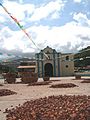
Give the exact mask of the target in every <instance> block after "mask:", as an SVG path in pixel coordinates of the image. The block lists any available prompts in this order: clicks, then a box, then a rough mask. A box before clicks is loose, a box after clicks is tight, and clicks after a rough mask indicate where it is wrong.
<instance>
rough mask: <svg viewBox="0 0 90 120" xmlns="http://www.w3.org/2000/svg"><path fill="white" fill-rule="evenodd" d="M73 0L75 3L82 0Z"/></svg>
mask: <svg viewBox="0 0 90 120" xmlns="http://www.w3.org/2000/svg"><path fill="white" fill-rule="evenodd" d="M73 1H74V2H76V3H80V2H82V0H73Z"/></svg>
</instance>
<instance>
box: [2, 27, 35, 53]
mask: <svg viewBox="0 0 90 120" xmlns="http://www.w3.org/2000/svg"><path fill="white" fill-rule="evenodd" d="M0 39H1V40H2V41H1V40H0V43H2V46H1V48H3V49H7V50H14V49H18V50H21V51H22V52H25V51H28V50H30V52H33V50H34V49H32V48H31V49H30V46H31V44H32V42H31V41H30V40H28V39H27V37H26V36H25V34H24V33H23V32H22V31H12V30H10V29H9V28H8V27H5V28H3V29H2V30H1V31H0Z"/></svg>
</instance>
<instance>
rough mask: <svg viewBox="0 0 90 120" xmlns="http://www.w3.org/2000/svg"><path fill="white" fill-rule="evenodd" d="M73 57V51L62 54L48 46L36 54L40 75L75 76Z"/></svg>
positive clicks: (37, 70)
mask: <svg viewBox="0 0 90 120" xmlns="http://www.w3.org/2000/svg"><path fill="white" fill-rule="evenodd" d="M73 57H74V55H73V54H71V53H67V54H62V53H60V52H57V51H56V50H55V49H52V48H50V47H48V46H47V47H46V48H45V49H43V50H41V51H40V53H36V54H35V58H36V72H37V73H38V77H44V76H50V77H60V76H73V75H74V61H73Z"/></svg>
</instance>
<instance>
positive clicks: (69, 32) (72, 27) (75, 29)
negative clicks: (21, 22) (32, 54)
mask: <svg viewBox="0 0 90 120" xmlns="http://www.w3.org/2000/svg"><path fill="white" fill-rule="evenodd" d="M29 30H30V31H33V32H35V33H36V34H37V36H36V39H34V41H35V42H36V43H38V44H40V43H44V42H45V40H47V43H46V44H47V45H48V46H51V47H53V46H54V45H55V44H58V46H59V47H60V46H65V45H67V43H68V42H69V43H71V48H73V47H75V45H78V44H81V43H82V42H83V43H84V45H83V47H86V46H87V45H90V41H88V40H85V41H83V39H81V37H78V35H82V36H84V35H85V36H88V37H90V34H89V33H90V28H88V27H83V26H77V24H76V23H75V22H71V23H68V24H66V25H64V26H62V27H52V28H49V27H48V26H33V27H31V28H29ZM79 47H80V46H79ZM41 49H43V48H41ZM56 49H57V48H56Z"/></svg>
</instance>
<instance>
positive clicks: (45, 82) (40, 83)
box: [28, 81, 51, 86]
mask: <svg viewBox="0 0 90 120" xmlns="http://www.w3.org/2000/svg"><path fill="white" fill-rule="evenodd" d="M49 83H51V81H44V82H35V83H29V84H28V86H39V85H49Z"/></svg>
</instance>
